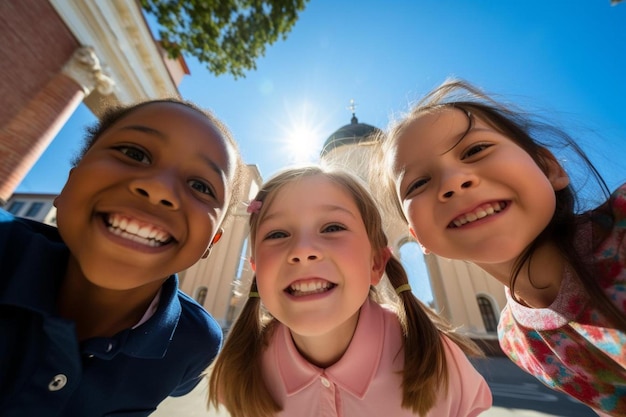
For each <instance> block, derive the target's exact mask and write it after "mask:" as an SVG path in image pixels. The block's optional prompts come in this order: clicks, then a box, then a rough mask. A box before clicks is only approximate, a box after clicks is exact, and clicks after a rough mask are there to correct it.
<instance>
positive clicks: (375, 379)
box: [263, 300, 491, 417]
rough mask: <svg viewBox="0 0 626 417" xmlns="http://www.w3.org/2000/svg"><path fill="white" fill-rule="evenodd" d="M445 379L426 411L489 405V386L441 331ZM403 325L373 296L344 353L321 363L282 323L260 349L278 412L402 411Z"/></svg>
mask: <svg viewBox="0 0 626 417" xmlns="http://www.w3.org/2000/svg"><path fill="white" fill-rule="evenodd" d="M443 339H444V342H445V346H446V355H447V356H446V359H447V363H448V375H449V384H450V386H449V387H448V395H446V396H444V395H443V394H442V395H441V396H440V398H439V399H438V400H437V404H436V405H435V407H433V408H432V409H431V410H430V411H429V412H428V414H427V415H426V416H425V417H446V416H450V417H452V416H454V417H466V416H467V417H470V416H477V415H479V414H480V413H481V412H482V411H484V410H487V409H488V408H490V407H491V391H490V390H489V387H488V386H487V383H486V382H485V380H484V379H483V377H482V376H481V375H480V374H479V373H478V372H477V371H476V369H474V367H473V366H472V364H471V363H470V362H469V361H468V359H467V358H466V356H465V354H464V353H463V352H462V351H461V349H460V348H459V347H458V346H456V345H455V344H454V343H453V342H451V341H450V340H448V339H447V338H446V337H445V336H444V337H443ZM403 365H404V352H403V350H402V329H401V327H400V323H399V322H398V319H397V316H396V315H395V313H393V312H392V311H389V310H387V309H384V308H383V307H381V306H380V305H379V304H377V303H376V302H374V301H371V300H368V301H367V302H366V303H365V304H364V305H363V307H362V308H361V313H360V316H359V323H358V325H357V328H356V331H355V333H354V337H353V338H352V342H351V343H350V346H349V347H348V350H347V351H346V353H345V354H344V355H343V357H342V358H341V359H340V360H339V361H338V362H337V363H335V364H334V365H332V366H330V367H328V368H326V369H322V368H318V367H317V366H315V365H312V364H311V363H309V362H307V361H306V360H305V359H304V358H303V357H302V356H301V355H300V353H298V350H297V348H296V346H295V345H294V343H293V341H292V339H291V335H290V333H289V329H288V328H287V327H286V326H283V325H282V324H280V325H279V326H278V327H277V328H276V331H275V333H274V336H273V337H272V340H271V341H270V344H269V346H268V348H267V349H266V350H265V352H264V354H263V372H264V379H265V383H266V385H267V387H268V389H269V391H270V393H271V394H272V396H273V397H274V399H275V400H276V401H277V402H278V403H279V404H281V405H282V407H283V411H282V412H281V413H278V414H277V416H297V417H307V416H311V417H313V416H315V417H331V416H333V417H351V416H358V417H363V416H376V417H380V416H386V417H404V416H415V415H417V414H414V413H412V412H411V411H409V410H407V409H405V408H402V406H401V402H402V386H401V385H402V379H401V374H400V372H401V371H402V368H403Z"/></svg>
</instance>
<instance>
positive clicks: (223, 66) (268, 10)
mask: <svg viewBox="0 0 626 417" xmlns="http://www.w3.org/2000/svg"><path fill="white" fill-rule="evenodd" d="M308 1H309V0H140V3H141V7H142V8H143V9H144V10H145V11H146V12H147V13H150V14H152V15H154V16H155V17H156V19H157V22H158V23H159V26H160V27H159V28H158V35H159V37H160V38H161V44H162V46H163V48H164V49H165V50H166V51H167V53H168V55H169V57H170V58H177V57H179V56H180V55H181V54H183V53H189V54H190V55H192V56H194V57H196V58H197V59H198V60H199V61H200V62H202V63H206V66H207V68H208V70H209V71H211V72H212V73H213V74H215V75H221V74H225V73H230V74H231V75H233V76H234V77H235V78H239V77H245V71H246V70H254V69H256V59H257V58H258V57H260V56H263V55H265V48H266V46H267V45H271V44H273V43H274V42H275V41H276V40H278V39H279V38H282V39H286V38H287V33H289V31H290V30H291V28H292V27H293V25H294V24H295V23H296V21H297V20H298V12H299V11H301V10H304V7H305V4H306V2H308Z"/></svg>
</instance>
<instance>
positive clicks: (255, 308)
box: [208, 279, 280, 417]
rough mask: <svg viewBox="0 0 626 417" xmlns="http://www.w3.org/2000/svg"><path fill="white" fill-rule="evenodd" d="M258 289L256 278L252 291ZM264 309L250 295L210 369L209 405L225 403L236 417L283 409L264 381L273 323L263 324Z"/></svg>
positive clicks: (267, 415)
mask: <svg viewBox="0 0 626 417" xmlns="http://www.w3.org/2000/svg"><path fill="white" fill-rule="evenodd" d="M256 291H257V288H256V279H255V280H254V281H253V282H252V286H251V288H250V292H251V293H254V292H256ZM260 310H261V299H260V298H259V297H250V298H248V300H247V301H246V304H245V305H244V307H243V310H242V311H241V313H240V315H239V317H237V320H236V321H235V323H233V326H232V328H231V330H230V332H229V334H228V337H227V338H226V342H225V343H224V348H223V349H222V351H221V352H220V354H219V355H218V357H217V359H216V360H215V362H214V363H213V365H212V366H211V367H210V368H209V372H210V377H209V397H208V405H209V406H213V407H215V408H216V409H217V408H218V406H219V404H220V403H222V404H223V405H224V406H225V407H226V409H227V410H228V412H229V413H230V415H231V416H232V417H272V416H274V415H275V414H276V413H277V412H279V411H280V406H279V405H278V404H276V402H275V401H274V399H273V398H272V396H271V395H270V394H269V392H268V390H267V388H266V386H265V382H264V380H263V372H262V367H261V358H262V353H263V347H264V345H265V343H264V340H265V336H266V333H267V332H269V331H271V329H270V327H271V326H266V327H263V325H262V322H261V319H260ZM211 369H212V370H211Z"/></svg>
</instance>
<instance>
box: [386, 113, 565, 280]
mask: <svg viewBox="0 0 626 417" xmlns="http://www.w3.org/2000/svg"><path fill="white" fill-rule="evenodd" d="M472 117H473V119H474V122H473V124H472V126H471V129H469V130H468V126H469V123H470V118H469V116H468V115H467V114H466V113H465V112H463V111H461V110H459V109H454V108H445V109H441V110H439V111H437V112H435V113H427V114H423V115H421V116H419V117H418V118H417V119H416V120H414V121H413V122H411V123H410V124H409V125H408V126H407V128H406V129H405V130H404V131H403V132H402V134H401V135H400V136H399V137H397V139H396V142H395V146H394V149H393V153H392V154H390V159H389V161H388V162H389V163H390V165H391V167H392V172H393V178H394V182H395V184H396V192H397V195H398V197H399V199H400V202H401V205H402V209H403V212H404V214H405V216H406V218H407V220H408V222H409V226H410V228H411V232H412V233H413V234H414V236H415V237H416V238H417V240H418V241H419V242H420V244H421V245H422V246H423V247H424V248H425V249H426V250H428V251H431V252H433V253H435V254H438V255H440V256H443V257H446V258H451V259H463V260H467V261H471V262H474V263H476V264H478V265H484V264H491V265H492V266H494V265H502V266H504V267H505V268H504V269H503V270H508V269H507V268H509V267H510V266H511V265H512V263H513V262H514V261H515V260H516V258H517V257H518V256H519V255H520V254H521V253H522V251H523V250H524V249H525V248H526V247H527V246H528V245H529V244H530V243H531V242H532V241H533V240H534V239H535V238H536V237H537V236H538V235H539V234H540V233H541V232H542V231H543V230H544V229H545V227H546V226H547V225H548V223H549V222H550V219H551V218H552V215H553V214H554V210H555V190H559V189H562V188H564V187H566V186H567V184H568V182H569V181H568V179H567V176H566V175H565V173H564V171H563V170H562V168H561V167H560V165H559V164H558V163H557V162H556V160H555V159H554V157H553V156H552V155H551V154H550V153H549V152H547V151H546V152H545V155H544V159H545V162H546V165H547V166H548V169H547V171H548V172H546V173H544V172H543V171H542V170H541V168H540V167H539V166H538V165H537V163H536V162H535V161H534V160H533V159H532V158H531V157H530V155H529V154H528V153H527V152H526V151H524V150H523V149H522V148H521V147H519V146H518V145H517V144H516V143H515V142H514V141H512V140H511V139H510V138H508V137H506V136H504V135H503V134H502V133H500V132H498V131H497V130H496V129H494V128H493V127H491V126H490V125H489V124H487V123H485V122H484V121H483V120H481V119H480V118H479V117H477V116H475V115H474V116H472Z"/></svg>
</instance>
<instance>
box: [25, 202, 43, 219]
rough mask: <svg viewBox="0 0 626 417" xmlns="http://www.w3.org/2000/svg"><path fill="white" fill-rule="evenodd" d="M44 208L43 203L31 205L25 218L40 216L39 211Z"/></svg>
mask: <svg viewBox="0 0 626 417" xmlns="http://www.w3.org/2000/svg"><path fill="white" fill-rule="evenodd" d="M42 207H43V203H41V202H35V203H33V204H31V205H30V207H29V208H28V211H27V212H26V214H25V215H24V216H25V217H36V216H37V214H39V211H40V210H41V208H42Z"/></svg>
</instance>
